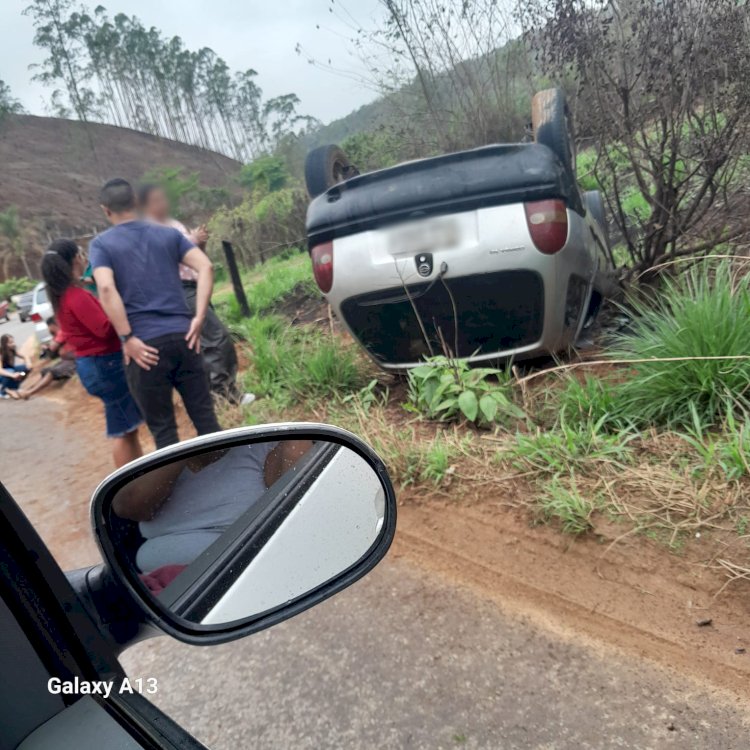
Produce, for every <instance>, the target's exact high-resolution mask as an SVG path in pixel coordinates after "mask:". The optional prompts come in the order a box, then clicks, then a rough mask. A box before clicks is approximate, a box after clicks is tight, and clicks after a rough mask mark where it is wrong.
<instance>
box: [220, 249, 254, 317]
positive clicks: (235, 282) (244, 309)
mask: <svg viewBox="0 0 750 750" xmlns="http://www.w3.org/2000/svg"><path fill="white" fill-rule="evenodd" d="M221 246H222V247H223V248H224V257H225V258H226V259H227V268H228V269H229V276H230V277H231V279H232V286H233V287H234V296H235V297H236V298H237V302H238V304H239V306H240V314H241V315H242V317H243V318H249V317H250V305H249V304H248V302H247V296H246V295H245V290H244V289H243V288H242V278H241V277H240V269H239V268H237V259H236V258H235V257H234V248H233V247H232V243H231V242H229V241H227V240H222V241H221Z"/></svg>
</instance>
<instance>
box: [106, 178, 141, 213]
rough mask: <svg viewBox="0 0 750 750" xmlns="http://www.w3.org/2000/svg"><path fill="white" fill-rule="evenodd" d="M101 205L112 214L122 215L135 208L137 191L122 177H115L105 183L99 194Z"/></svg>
mask: <svg viewBox="0 0 750 750" xmlns="http://www.w3.org/2000/svg"><path fill="white" fill-rule="evenodd" d="M99 203H101V204H102V206H104V207H105V208H108V209H109V210H110V211H112V213H115V214H122V213H125V211H132V210H133V209H134V208H135V191H134V190H133V186H132V185H131V184H130V183H129V182H128V181H127V180H123V179H122V177H115V179H113V180H108V181H107V182H105V183H104V187H102V189H101V191H100V192H99Z"/></svg>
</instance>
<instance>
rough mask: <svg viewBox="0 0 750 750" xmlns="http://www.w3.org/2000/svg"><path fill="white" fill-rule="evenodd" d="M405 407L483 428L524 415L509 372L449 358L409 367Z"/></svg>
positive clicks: (429, 415) (432, 417) (431, 415)
mask: <svg viewBox="0 0 750 750" xmlns="http://www.w3.org/2000/svg"><path fill="white" fill-rule="evenodd" d="M405 407H406V408H407V409H409V410H410V411H413V412H416V413H419V414H422V415H424V416H426V417H427V418H428V419H435V420H438V421H441V422H448V421H453V420H457V419H460V418H461V417H463V418H464V419H466V420H467V421H468V422H471V423H473V424H476V425H478V426H481V427H488V426H491V425H493V424H496V423H498V422H502V421H504V420H508V419H521V418H523V416H524V414H523V412H522V411H521V410H520V409H519V408H518V407H517V406H516V405H515V404H514V403H513V401H512V398H511V389H510V381H509V377H508V375H507V373H505V372H503V371H502V370H496V369H493V368H476V369H472V368H471V367H470V366H469V364H468V363H467V362H465V361H462V360H456V359H450V358H448V357H433V358H431V359H429V360H428V361H427V362H426V364H424V365H420V366H418V367H415V368H413V369H411V370H409V395H408V401H407V403H406V404H405Z"/></svg>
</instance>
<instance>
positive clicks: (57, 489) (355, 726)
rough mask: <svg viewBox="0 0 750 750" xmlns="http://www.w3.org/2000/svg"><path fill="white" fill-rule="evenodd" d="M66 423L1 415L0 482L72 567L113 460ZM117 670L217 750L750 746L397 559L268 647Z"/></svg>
mask: <svg viewBox="0 0 750 750" xmlns="http://www.w3.org/2000/svg"><path fill="white" fill-rule="evenodd" d="M5 407H7V408H5ZM65 414H66V411H65V404H64V402H61V401H57V402H55V401H53V400H51V399H46V398H39V399H34V400H32V401H30V402H28V403H17V402H13V403H8V402H4V403H0V420H2V427H3V429H2V430H0V478H2V479H3V480H4V481H7V482H8V486H9V488H10V489H11V491H12V492H13V493H14V495H16V497H17V499H18V500H19V502H20V503H21V505H22V507H24V508H25V510H26V511H27V512H28V513H29V515H30V517H31V518H32V519H33V521H34V522H35V523H36V524H38V526H39V528H40V531H41V532H42V535H43V537H44V538H45V539H47V540H48V543H49V544H50V546H51V547H52V549H53V551H54V553H55V554H56V555H58V556H59V559H61V560H62V559H64V560H65V561H66V562H65V565H66V566H68V567H77V566H80V565H83V564H86V563H93V562H94V561H95V559H96V558H97V553H96V550H95V549H94V547H93V545H92V544H91V542H90V538H91V537H90V531H89V530H88V529H87V528H86V527H87V525H88V512H87V511H88V508H87V502H86V499H87V496H88V492H89V491H90V489H88V490H87V488H86V487H84V485H87V484H91V485H92V486H93V484H95V483H96V481H97V480H98V479H99V478H101V475H102V474H104V473H106V472H107V471H108V470H109V468H108V466H109V457H108V455H105V452H102V450H101V438H100V434H99V432H98V431H95V430H90V429H89V430H86V429H85V426H81V425H80V424H79V422H75V423H73V424H70V425H69V426H68V427H67V428H66V427H65V426H64V425H65V424H66V419H65ZM30 430H33V433H30V432H29V431H30ZM18 435H24V436H25V438H26V439H25V440H23V441H19V439H18ZM40 457H43V458H44V459H45V460H40ZM53 457H54V458H56V459H57V463H55V462H53V460H52V459H53ZM97 461H98V464H97V463H96V462H97ZM97 466H98V468H97ZM123 662H124V664H125V666H126V668H127V669H128V672H129V673H130V674H131V675H132V676H133V677H139V676H140V677H156V678H158V680H159V685H160V689H159V693H158V695H157V696H156V698H155V701H156V703H157V704H158V705H159V706H161V707H162V708H163V709H165V710H166V711H167V712H168V713H169V714H170V715H172V716H173V717H174V718H175V719H176V720H178V721H179V722H180V723H181V724H183V726H185V728H186V729H188V730H189V731H191V732H193V733H194V734H195V735H196V736H197V737H198V738H199V739H200V740H202V741H203V742H204V743H206V744H207V745H208V746H209V747H212V748H214V750H230V748H231V750H236V749H237V748H259V749H262V750H287V749H288V748H295V749H298V750H313V749H315V750H320V749H323V748H325V749H326V750H328V749H331V750H335V749H338V748H341V749H342V750H343V749H346V750H370V749H371V748H372V749H373V750H374V749H377V750H379V749H381V748H384V749H386V750H390V749H391V748H392V749H393V750H401V749H402V748H404V749H408V750H422V749H424V750H440V749H441V748H445V749H446V750H448V749H450V748H473V749H474V750H478V749H480V748H481V749H482V750H485V749H486V750H609V749H610V748H612V749H614V748H628V749H631V750H650V749H652V748H653V750H661V749H662V748H679V749H680V750H693V749H695V750H735V749H736V750H740V749H742V750H744V748H746V747H747V746H748V741H747V736H748V734H747V730H746V729H745V726H744V725H743V722H746V721H748V720H750V707H748V706H747V705H744V706H743V705H740V704H739V703H738V702H729V701H728V700H727V699H726V698H722V697H721V696H719V695H716V694H711V693H710V692H708V690H707V689H704V688H698V687H696V686H695V685H694V684H693V683H691V682H690V681H688V680H686V679H685V678H684V677H679V676H675V675H671V674H669V673H667V672H665V671H664V670H661V669H657V668H656V667H653V666H651V665H650V664H648V663H645V662H641V661H639V660H637V659H634V658H632V657H631V658H629V659H627V660H625V659H622V658H619V657H618V656H616V655H614V654H612V653H607V652H601V653H595V652H594V651H593V650H592V648H591V647H589V646H587V645H586V643H584V642H583V641H582V640H581V641H580V642H578V641H575V642H570V641H566V640H563V639H562V638H560V637H559V636H557V635H553V634H550V633H548V632H546V631H542V630H539V629H537V628H536V627H534V626H532V625H531V624H529V623H528V622H525V621H523V620H520V619H516V618H514V617H512V616H509V615H508V614H507V613H505V612H503V611H502V610H501V609H500V608H499V607H498V606H497V605H496V604H495V603H493V602H488V601H484V600H482V599H480V598H478V597H477V596H476V595H475V594H474V593H472V592H469V591H467V590H464V589H462V588H460V587H457V586H455V585H453V584H450V583H447V582H445V581H443V580H442V579H441V578H439V577H437V576H436V575H435V574H428V573H426V572H424V571H422V570H421V569H420V568H418V567H416V566H414V565H413V564H412V563H410V562H409V561H407V560H405V559H399V558H397V557H396V556H395V555H393V554H391V555H389V557H388V558H387V559H386V560H385V561H384V562H383V563H382V564H381V565H380V566H379V567H378V568H377V569H376V570H375V571H374V572H373V573H372V574H371V575H370V576H368V577H367V578H366V579H364V580H362V581H360V582H359V583H357V584H355V586H353V587H352V588H350V589H348V590H347V591H345V592H342V593H341V594H339V595H338V596H337V597H335V598H334V599H332V600H329V601H328V602H325V603H323V604H322V605H319V606H318V607H316V608H315V609H313V610H310V611H309V612H306V613H304V614H303V615H301V616H299V617H297V618H296V619H294V620H291V621H288V622H286V623H283V624H281V625H279V626H277V627H276V628H273V629H272V630H268V631H264V632H262V633H259V634H257V635H255V636H251V637H250V638H247V639H246V640H244V641H240V642H236V643H231V644H226V645H224V646H218V647H211V648H197V647H191V646H186V645H183V644H180V643H178V642H176V641H171V640H169V639H167V638H166V637H162V638H156V639H153V640H151V641H147V642H145V643H142V644H138V645H137V646H135V647H133V648H132V649H130V650H129V651H128V652H126V653H125V654H124V656H123Z"/></svg>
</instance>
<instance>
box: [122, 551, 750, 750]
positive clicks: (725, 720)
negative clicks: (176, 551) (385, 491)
mask: <svg viewBox="0 0 750 750" xmlns="http://www.w3.org/2000/svg"><path fill="white" fill-rule="evenodd" d="M123 660H124V663H125V665H126V668H127V669H128V670H129V672H130V673H131V674H133V676H143V677H152V676H154V677H157V678H158V679H159V681H160V692H159V694H158V695H157V696H156V703H157V704H158V705H160V706H161V707H162V708H163V709H165V710H166V711H167V712H168V713H169V714H171V715H172V716H173V717H174V718H176V719H177V720H178V721H179V722H180V723H181V724H182V725H183V726H185V727H186V728H188V729H190V730H191V731H192V732H193V733H194V734H196V736H197V737H198V738H199V739H201V740H202V741H203V742H204V743H206V744H207V745H208V746H209V747H211V748H214V749H215V750H229V749H230V748H232V749H233V750H234V749H235V748H262V749H263V750H266V749H269V750H286V748H296V749H297V750H308V749H309V750H313V749H315V750H318V749H320V748H326V749H329V748H330V749H333V748H341V749H342V750H343V749H344V748H346V749H347V750H365V749H367V750H370V749H371V748H372V749H376V748H377V749H380V748H386V749H391V748H392V749H393V750H401V749H407V748H408V749H415V750H416V749H419V750H422V749H424V750H439V749H440V748H446V749H448V748H473V749H475V750H476V749H479V748H481V749H482V750H485V749H486V750H608V749H609V748H612V749H614V748H632V749H633V750H650V749H652V748H653V750H662V748H680V750H691V749H693V748H695V750H734V749H736V750H740V748H743V749H744V748H747V746H748V740H747V737H748V734H747V730H746V729H745V727H744V726H743V719H748V718H749V717H750V710H748V707H747V706H745V707H741V706H739V705H736V704H731V703H727V704H724V703H722V702H721V701H720V700H719V699H718V698H717V697H716V696H712V695H710V694H708V693H707V692H702V691H701V690H698V689H696V688H695V687H694V686H692V685H691V684H690V683H688V682H686V681H684V680H681V679H679V678H674V677H671V676H670V675H669V674H667V673H665V672H663V671H661V670H657V669H656V668H654V667H651V666H649V665H647V664H642V663H637V662H634V661H633V660H632V659H631V660H629V661H628V662H625V661H623V660H621V659H618V658H616V657H615V656H613V655H612V654H595V653H592V651H591V649H590V648H587V647H586V646H585V645H583V644H576V643H569V642H565V641H562V640H559V639H557V638H556V637H553V636H551V635H549V634H546V633H544V632H541V631H539V630H537V629H536V628H534V627H532V626H531V625H530V624H529V623H527V622H524V621H521V620H517V619H514V618H512V617H509V616H507V615H505V614H503V612H501V611H500V610H499V609H498V607H497V606H496V605H495V604H492V603H490V602H485V601H483V600H481V599H479V598H477V597H476V596H475V595H474V594H473V593H470V592H468V591H465V590H463V589H460V588H457V587H455V586H453V585H449V584H446V583H444V582H442V581H441V580H439V579H435V578H434V576H432V575H429V576H428V575H427V574H426V573H423V572H421V571H420V570H419V569H415V568H413V567H411V565H410V564H409V563H407V562H406V561H405V560H399V559H394V558H393V557H389V558H387V559H386V561H385V562H384V563H383V564H381V566H380V567H379V568H378V569H376V571H374V572H373V573H372V574H371V575H370V576H369V577H368V578H366V579H364V580H363V581H361V582H359V583H358V584H355V586H354V587H352V588H351V589H349V590H348V591H345V592H343V593H342V594H340V595H339V596H337V597H336V598H334V599H332V600H329V601H328V602H325V603H323V604H321V605H319V606H318V607H317V608H315V609H313V610H310V611H309V612H307V613H305V614H303V615H301V616H299V617H298V618H296V619H295V620H291V621H288V622H286V623H283V624H282V625H279V626H277V627H276V628H274V629H272V630H268V631H265V632H263V633H259V634H257V635H255V636H251V637H249V638H248V639H246V640H245V641H242V642H237V643H233V644H227V645H224V646H219V647H212V648H196V647H190V646H184V645H182V644H179V643H176V642H171V641H168V640H167V639H166V638H160V639H155V640H153V641H149V642H146V643H143V644H139V645H138V646H135V647H134V648H133V649H131V650H130V651H129V652H127V653H126V654H125V655H124V659H123Z"/></svg>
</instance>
